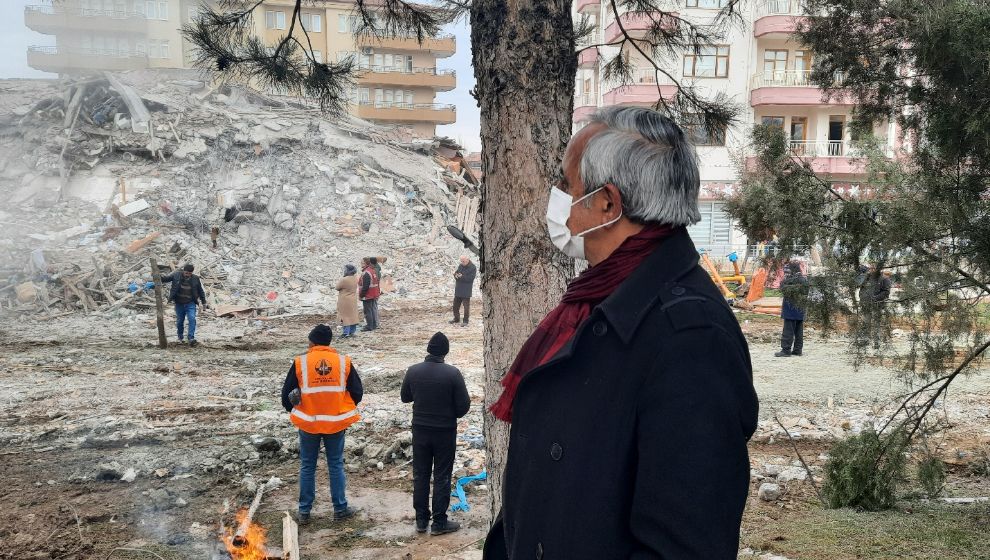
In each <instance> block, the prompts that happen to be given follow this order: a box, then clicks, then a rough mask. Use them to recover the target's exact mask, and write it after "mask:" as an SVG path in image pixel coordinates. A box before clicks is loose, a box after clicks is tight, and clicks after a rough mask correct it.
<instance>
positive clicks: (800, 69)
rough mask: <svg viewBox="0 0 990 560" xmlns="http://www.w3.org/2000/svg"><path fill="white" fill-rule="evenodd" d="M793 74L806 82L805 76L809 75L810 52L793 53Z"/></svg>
mask: <svg viewBox="0 0 990 560" xmlns="http://www.w3.org/2000/svg"><path fill="white" fill-rule="evenodd" d="M794 73H796V74H797V75H798V78H799V79H803V80H804V81H807V78H805V76H806V75H807V74H810V73H811V52H810V51H794Z"/></svg>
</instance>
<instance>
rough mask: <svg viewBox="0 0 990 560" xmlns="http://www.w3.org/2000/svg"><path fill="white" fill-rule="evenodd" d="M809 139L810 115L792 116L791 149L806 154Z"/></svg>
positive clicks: (799, 153)
mask: <svg viewBox="0 0 990 560" xmlns="http://www.w3.org/2000/svg"><path fill="white" fill-rule="evenodd" d="M807 140H808V117H791V150H793V151H794V152H795V153H796V154H798V155H804V153H805V149H806V148H807V146H808V145H807Z"/></svg>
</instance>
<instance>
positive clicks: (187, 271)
mask: <svg viewBox="0 0 990 560" xmlns="http://www.w3.org/2000/svg"><path fill="white" fill-rule="evenodd" d="M193 270H195V267H194V266H193V265H192V263H187V264H186V265H185V266H183V267H182V270H181V271H178V270H177V271H175V272H173V273H172V274H167V275H165V276H162V277H161V278H162V284H168V283H169V282H171V283H172V286H171V290H169V293H168V302H169V303H174V304H175V329H176V331H177V334H178V335H179V344H182V342H183V340H182V335H183V332H182V331H183V326H184V323H185V322H186V320H187V319H188V321H189V346H196V345H198V344H199V343H198V342H196V309H197V306H196V304H197V303H198V302H201V303H202V304H203V308H204V309H206V292H205V291H204V290H203V283H202V282H200V280H199V276H196V275H195V274H193Z"/></svg>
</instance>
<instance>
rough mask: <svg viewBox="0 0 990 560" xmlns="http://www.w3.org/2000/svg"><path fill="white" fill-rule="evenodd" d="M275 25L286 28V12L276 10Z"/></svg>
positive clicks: (278, 27)
mask: <svg viewBox="0 0 990 560" xmlns="http://www.w3.org/2000/svg"><path fill="white" fill-rule="evenodd" d="M275 27H276V28H277V29H285V12H275Z"/></svg>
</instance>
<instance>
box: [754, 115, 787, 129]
mask: <svg viewBox="0 0 990 560" xmlns="http://www.w3.org/2000/svg"><path fill="white" fill-rule="evenodd" d="M760 124H765V125H770V126H776V127H777V128H779V129H781V130H784V117H763V118H762V119H760Z"/></svg>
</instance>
